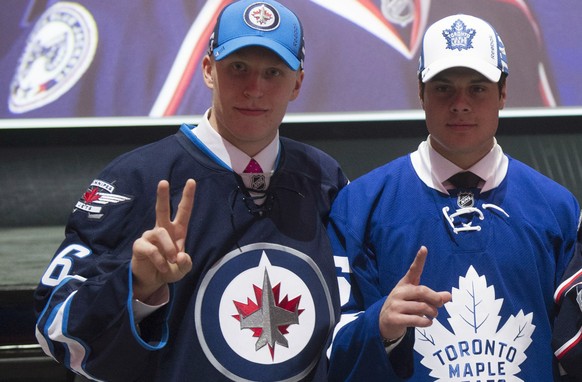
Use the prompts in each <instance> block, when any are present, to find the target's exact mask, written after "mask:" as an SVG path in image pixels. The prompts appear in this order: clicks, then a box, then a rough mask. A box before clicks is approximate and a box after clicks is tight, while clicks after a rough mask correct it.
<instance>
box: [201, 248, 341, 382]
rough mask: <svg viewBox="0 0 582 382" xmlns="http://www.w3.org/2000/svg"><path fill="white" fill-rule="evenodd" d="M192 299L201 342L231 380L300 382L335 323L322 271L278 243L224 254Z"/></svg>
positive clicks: (311, 367) (301, 255)
mask: <svg viewBox="0 0 582 382" xmlns="http://www.w3.org/2000/svg"><path fill="white" fill-rule="evenodd" d="M196 301H197V302H196V307H195V312H194V319H195V321H196V332H197V334H198V337H199V339H200V344H201V346H202V348H203V350H204V352H205V354H206V356H207V358H208V359H209V360H210V362H211V363H212V364H213V365H214V367H215V368H216V369H217V370H219V371H220V372H221V373H223V374H224V375H225V376H227V377H229V378H232V379H251V378H252V376H256V375H262V376H264V379H265V380H286V381H296V380H300V379H302V378H305V376H306V375H307V374H308V373H309V372H310V371H311V370H312V369H313V367H314V366H315V362H316V360H317V359H318V358H319V356H318V354H319V353H320V352H321V351H323V350H324V348H323V347H324V346H325V342H326V339H327V336H328V334H329V328H330V327H332V326H333V324H334V313H333V305H332V301H331V295H330V292H329V290H328V289H327V284H326V283H325V281H324V279H323V276H322V274H321V272H320V270H319V268H318V267H317V266H316V265H315V263H314V262H313V261H312V260H311V258H310V257H308V256H307V255H305V254H303V253H301V252H298V251H297V250H295V249H293V248H289V247H285V246H281V245H277V244H270V243H257V244H252V245H248V246H246V247H243V248H241V249H240V250H239V249H236V250H234V251H232V252H231V253H229V254H227V255H226V256H224V257H223V258H222V259H221V260H220V261H219V262H218V263H217V264H215V265H214V266H213V268H212V269H211V271H209V272H208V274H207V275H206V276H205V277H204V279H203V281H202V284H201V286H200V289H199V291H198V296H197V299H196ZM316 301H317V303H316Z"/></svg>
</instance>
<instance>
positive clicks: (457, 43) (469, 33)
mask: <svg viewBox="0 0 582 382" xmlns="http://www.w3.org/2000/svg"><path fill="white" fill-rule="evenodd" d="M476 33H477V32H476V31H475V29H472V28H467V26H466V25H465V23H464V22H463V21H461V20H460V19H459V20H457V21H455V22H454V23H453V25H452V26H451V29H445V30H444V31H443V36H444V37H445V39H446V40H447V49H451V50H455V49H457V50H468V49H471V48H473V37H475V34H476Z"/></svg>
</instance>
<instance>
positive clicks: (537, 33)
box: [0, 0, 582, 127]
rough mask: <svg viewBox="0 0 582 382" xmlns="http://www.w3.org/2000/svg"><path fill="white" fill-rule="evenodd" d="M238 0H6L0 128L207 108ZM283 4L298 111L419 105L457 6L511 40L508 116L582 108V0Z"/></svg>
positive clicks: (392, 109) (0, 44) (288, 0)
mask: <svg viewBox="0 0 582 382" xmlns="http://www.w3.org/2000/svg"><path fill="white" fill-rule="evenodd" d="M228 2H229V1H225V0H210V1H199V0H158V1H151V0H123V1H102V0H84V1H77V2H71V1H69V2H63V1H50V0H36V1H34V0H31V1H24V0H3V2H2V5H3V7H2V12H1V13H0V127H19V126H24V125H25V123H24V122H25V120H27V122H28V123H29V125H30V121H31V120H32V121H33V123H32V126H34V125H35V124H38V125H43V124H46V123H50V121H51V120H54V119H58V120H59V121H62V120H61V119H62V118H65V119H67V120H69V119H70V118H78V117H82V118H81V120H82V121H84V122H83V123H86V121H87V120H91V119H93V117H98V118H99V119H101V120H108V121H113V122H111V123H113V124H115V121H119V120H120V119H115V118H117V117H141V118H143V117H156V118H148V119H154V120H156V121H157V120H159V119H158V118H157V117H180V116H197V115H201V114H203V113H204V111H205V110H206V108H208V106H209V104H210V91H209V90H208V89H207V88H206V86H205V85H204V83H203V82H202V77H201V73H200V59H201V57H202V55H204V54H205V52H206V49H207V44H208V38H209V35H210V33H211V30H212V27H213V20H214V19H215V17H216V15H217V13H218V12H219V11H220V9H221V8H222V7H223V6H224V4H226V3H228ZM281 2H282V3H284V4H285V5H287V6H289V7H290V8H291V9H293V10H294V11H295V12H296V13H297V14H298V15H299V17H300V18H301V20H302V23H303V27H304V30H305V36H306V51H307V53H306V62H305V68H306V69H305V70H306V75H305V81H304V83H303V87H302V89H301V94H300V96H299V98H298V99H297V100H296V101H294V102H292V103H291V104H290V107H289V109H288V111H289V112H290V113H292V115H293V114H297V115H302V116H304V117H306V118H307V119H309V116H310V115H316V114H320V113H332V115H333V113H382V114H384V115H388V114H390V113H396V114H397V113H399V112H402V111H413V112H414V111H419V108H420V105H419V102H418V89H417V82H416V70H417V65H418V56H419V49H420V39H421V37H422V34H423V32H424V31H425V29H426V28H427V26H428V25H430V24H431V23H432V22H434V21H436V20H438V19H440V18H442V17H444V16H447V15H450V14H454V13H467V14H472V15H475V16H479V17H481V18H484V19H486V20H487V21H489V22H490V23H491V24H492V25H493V26H494V27H495V28H496V29H497V31H498V32H499V34H500V35H501V37H502V39H503V40H504V43H505V45H506V48H507V53H508V60H509V68H510V74H509V78H508V102H507V109H508V110H512V109H513V110H524V109H525V110H534V111H540V110H541V111H542V113H543V112H545V111H548V112H552V113H555V112H556V111H560V110H565V111H566V112H568V111H569V112H570V113H571V112H572V110H576V112H577V110H580V108H581V107H582V71H581V70H580V69H579V67H580V63H582V42H581V36H582V23H580V22H579V18H580V15H582V1H580V0H563V1H547V0H432V1H430V0H311V1H310V0H281ZM360 115H361V114H360ZM112 117H115V118H114V119H111V118H112ZM122 119H123V118H122ZM81 120H73V121H81ZM161 120H162V121H163V120H164V119H163V118H162V119H161ZM71 124H72V125H75V124H76V122H72V123H71ZM78 124H79V125H81V124H82V123H81V122H79V123H78Z"/></svg>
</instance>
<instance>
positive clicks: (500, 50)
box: [418, 14, 509, 82]
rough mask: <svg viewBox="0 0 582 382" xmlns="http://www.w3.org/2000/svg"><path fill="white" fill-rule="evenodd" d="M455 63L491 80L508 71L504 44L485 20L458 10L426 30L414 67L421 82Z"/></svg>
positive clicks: (495, 79)
mask: <svg viewBox="0 0 582 382" xmlns="http://www.w3.org/2000/svg"><path fill="white" fill-rule="evenodd" d="M457 66H461V67H466V68H470V69H473V70H476V71H477V72H479V73H481V74H483V75H484V76H485V77H486V78H487V79H489V80H490V81H492V82H497V81H499V79H500V78H501V74H502V73H505V74H506V75H508V74H509V65H508V63H507V54H506V51H505V46H504V45H503V42H502V41H501V37H499V35H498V34H497V32H496V31H495V29H494V28H493V27H492V26H491V25H490V24H489V23H487V22H485V21H484V20H481V19H479V18H477V17H474V16H470V15H463V14H459V15H453V16H448V17H445V18H444V19H441V20H439V21H437V22H435V23H434V24H433V25H431V26H430V27H429V28H428V29H427V30H426V33H425V35H424V38H423V40H422V53H421V55H420V60H419V67H418V74H419V75H420V78H421V80H422V82H427V81H429V80H430V79H431V78H433V77H434V76H435V75H437V74H438V73H440V72H442V71H443V70H446V69H449V68H452V67H457Z"/></svg>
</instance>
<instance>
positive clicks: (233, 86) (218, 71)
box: [202, 47, 303, 156]
mask: <svg viewBox="0 0 582 382" xmlns="http://www.w3.org/2000/svg"><path fill="white" fill-rule="evenodd" d="M202 68H203V72H204V81H205V83H206V85H207V86H208V87H209V88H210V89H212V90H213V93H212V110H211V113H210V118H209V119H210V124H211V125H212V127H213V128H214V129H215V130H216V131H218V133H219V134H220V135H221V136H222V137H223V138H225V139H226V140H228V141H229V142H230V143H232V144H233V145H235V146H236V147H238V148H239V149H241V150H242V151H244V152H245V153H246V154H248V155H249V156H253V155H255V154H256V153H258V152H259V151H261V150H262V149H263V148H264V147H265V146H267V145H268V144H269V143H270V142H271V141H272V140H273V139H274V138H275V136H276V134H277V130H278V128H279V125H280V124H281V121H282V120H283V117H284V116H285V112H286V111H287V105H288V104H289V102H290V101H293V100H294V99H295V98H297V96H298V95H299V89H300V88H301V83H302V81H303V71H302V70H300V71H294V70H292V69H290V68H289V67H288V66H287V65H286V64H285V63H284V62H283V61H282V60H281V58H279V56H277V55H276V54H275V53H273V52H272V51H270V50H268V49H265V48H261V47H247V48H243V49H240V50H238V51H236V52H234V53H232V54H230V55H229V56H227V57H225V58H223V59H222V60H220V61H215V60H214V59H213V58H211V57H209V56H206V57H204V59H203V61H202Z"/></svg>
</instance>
